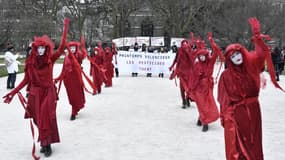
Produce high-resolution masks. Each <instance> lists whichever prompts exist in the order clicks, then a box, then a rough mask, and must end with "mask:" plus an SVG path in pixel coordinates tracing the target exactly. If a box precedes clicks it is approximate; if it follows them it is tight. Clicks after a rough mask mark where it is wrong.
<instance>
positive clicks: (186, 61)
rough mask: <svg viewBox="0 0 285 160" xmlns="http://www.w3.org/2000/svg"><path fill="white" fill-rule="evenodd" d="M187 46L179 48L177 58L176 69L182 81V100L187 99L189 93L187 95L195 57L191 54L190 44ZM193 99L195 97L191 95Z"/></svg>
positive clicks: (180, 81)
mask: <svg viewBox="0 0 285 160" xmlns="http://www.w3.org/2000/svg"><path fill="white" fill-rule="evenodd" d="M184 47H185V48H183V46H182V47H180V48H179V49H178V52H177V54H178V56H177V60H176V71H175V72H177V76H178V78H179V83H180V93H181V98H182V100H185V98H186V97H188V96H189V95H185V93H187V92H188V90H189V89H188V85H187V84H188V81H189V80H190V75H191V73H192V67H193V58H192V56H191V55H190V54H191V49H190V46H184ZM191 99H193V98H192V97H191Z"/></svg>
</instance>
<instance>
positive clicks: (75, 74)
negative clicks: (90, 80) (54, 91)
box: [62, 47, 85, 115]
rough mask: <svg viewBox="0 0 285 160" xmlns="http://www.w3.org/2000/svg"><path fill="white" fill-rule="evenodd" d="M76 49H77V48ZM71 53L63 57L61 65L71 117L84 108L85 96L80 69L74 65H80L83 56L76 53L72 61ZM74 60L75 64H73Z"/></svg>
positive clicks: (80, 53)
mask: <svg viewBox="0 0 285 160" xmlns="http://www.w3.org/2000/svg"><path fill="white" fill-rule="evenodd" d="M77 49H78V47H77ZM71 54H72V53H69V55H68V56H65V59H64V65H63V70H62V73H63V75H64V76H63V83H64V85H65V88H66V92H67V96H68V100H69V104H70V105H71V106H72V113H71V114H72V115H77V114H78V112H79V110H80V109H82V108H84V105H85V94H84V89H83V87H84V84H83V82H82V76H81V68H78V66H77V65H76V64H75V63H79V64H81V63H82V60H83V59H84V58H85V55H84V54H83V53H82V52H80V51H76V52H75V54H74V57H75V58H74V59H73V58H72V57H71ZM74 60H76V61H77V62H74Z"/></svg>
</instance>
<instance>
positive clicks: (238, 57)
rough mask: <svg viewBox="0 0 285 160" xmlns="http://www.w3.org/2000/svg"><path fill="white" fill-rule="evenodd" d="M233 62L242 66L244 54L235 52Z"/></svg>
mask: <svg viewBox="0 0 285 160" xmlns="http://www.w3.org/2000/svg"><path fill="white" fill-rule="evenodd" d="M230 58H231V61H232V62H233V64H235V65H240V64H242V62H243V59H242V54H241V53H240V52H234V53H233V54H232V55H231V56H230Z"/></svg>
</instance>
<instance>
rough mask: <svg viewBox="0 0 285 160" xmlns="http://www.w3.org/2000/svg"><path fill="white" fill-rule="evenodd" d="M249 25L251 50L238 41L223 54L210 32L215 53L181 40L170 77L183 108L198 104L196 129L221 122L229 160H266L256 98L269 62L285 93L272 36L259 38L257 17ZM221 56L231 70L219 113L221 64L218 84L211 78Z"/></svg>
mask: <svg viewBox="0 0 285 160" xmlns="http://www.w3.org/2000/svg"><path fill="white" fill-rule="evenodd" d="M249 23H250V25H251V29H252V32H253V36H252V38H251V41H252V43H253V44H254V46H255V49H254V50H253V51H248V50H247V49H246V48H245V47H244V46H242V45H241V44H238V43H235V44H230V45H228V46H227V47H226V50H225V52H224V53H223V54H222V51H221V49H220V48H219V47H218V45H217V44H216V43H215V42H214V40H213V37H212V34H211V33H209V34H208V40H209V42H210V45H211V49H208V48H206V47H205V42H204V41H202V40H201V39H200V38H195V37H194V36H193V34H191V39H190V40H184V41H182V42H181V47H180V48H179V50H178V53H177V56H176V58H175V60H174V61H173V64H172V65H171V66H170V68H169V69H170V70H171V71H172V74H171V76H170V79H173V78H175V77H178V78H179V82H180V93H181V98H182V104H183V106H182V108H186V107H187V106H190V102H189V99H190V100H191V101H195V103H196V105H197V108H198V112H199V118H198V122H197V125H199V126H201V125H203V129H202V131H207V130H208V124H209V123H211V122H214V121H216V120H217V119H218V118H220V120H221V125H222V127H223V128H224V138H225V151H226V159H227V160H263V151H262V128H261V126H262V124H261V110H260V105H259V101H258V95H259V91H260V88H261V87H263V86H262V84H264V83H263V82H262V81H263V79H262V76H261V73H262V72H263V71H264V69H265V62H266V65H267V69H268V72H269V75H270V79H271V81H272V82H273V84H274V85H275V87H276V88H279V89H280V90H282V91H284V90H283V89H282V88H281V87H280V86H279V84H278V83H277V82H276V79H275V75H274V67H273V65H272V61H271V54H270V47H269V46H267V45H266V43H265V42H264V40H269V39H270V37H269V36H268V35H263V34H261V32H260V23H259V21H258V20H257V19H256V18H250V19H249ZM210 50H211V51H210ZM217 57H219V60H220V61H221V62H225V63H226V66H227V68H225V69H224V70H223V72H222V73H221V76H220V77H219V81H218V97H217V100H218V102H219V103H220V113H219V111H218V109H217V105H216V102H215V99H214V96H213V88H214V82H215V81H216V79H218V75H219V72H220V69H221V66H220V67H219V69H218V74H217V77H215V80H214V78H213V76H212V75H213V70H214V64H215V62H216V59H217Z"/></svg>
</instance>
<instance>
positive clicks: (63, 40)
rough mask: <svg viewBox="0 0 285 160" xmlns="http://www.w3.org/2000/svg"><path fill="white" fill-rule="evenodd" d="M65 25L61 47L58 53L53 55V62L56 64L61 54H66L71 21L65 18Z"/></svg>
mask: <svg viewBox="0 0 285 160" xmlns="http://www.w3.org/2000/svg"><path fill="white" fill-rule="evenodd" d="M63 24H64V25H63V33H62V36H61V41H60V44H59V47H58V49H57V50H56V52H55V53H54V54H53V55H52V61H53V62H55V61H56V60H57V59H58V58H59V57H60V56H61V54H63V53H64V48H65V45H66V37H67V32H68V26H69V19H68V18H65V19H64V22H63Z"/></svg>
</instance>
